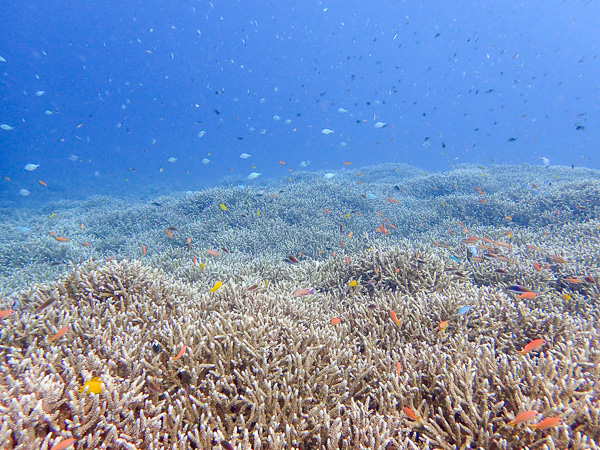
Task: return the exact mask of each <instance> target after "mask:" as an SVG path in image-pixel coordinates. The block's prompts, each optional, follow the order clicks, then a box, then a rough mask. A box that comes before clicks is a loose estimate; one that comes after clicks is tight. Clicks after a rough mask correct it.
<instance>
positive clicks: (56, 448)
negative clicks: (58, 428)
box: [50, 438, 77, 450]
mask: <svg viewBox="0 0 600 450" xmlns="http://www.w3.org/2000/svg"><path fill="white" fill-rule="evenodd" d="M76 440H77V439H75V438H69V439H65V440H64V441H60V442H59V443H58V444H55V445H53V446H52V448H51V449H50V450H65V449H67V448H69V447H70V446H71V445H73V443H74V442H75V441H76Z"/></svg>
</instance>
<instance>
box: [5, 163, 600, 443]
mask: <svg viewBox="0 0 600 450" xmlns="http://www.w3.org/2000/svg"><path fill="white" fill-rule="evenodd" d="M398 170H404V169H403V168H402V167H396V166H390V167H384V168H377V170H375V169H365V170H363V173H364V175H362V179H363V180H364V183H362V184H360V185H356V184H355V183H354V181H355V180H354V179H353V178H357V177H356V175H355V174H354V173H349V174H347V175H345V177H346V178H347V179H345V178H342V177H341V176H340V178H341V179H340V180H335V179H334V180H335V182H325V181H323V180H322V179H321V178H317V177H314V176H312V175H311V174H303V175H301V176H300V178H306V182H310V183H312V184H314V185H317V187H318V189H315V190H314V191H312V190H311V191H310V193H307V191H306V183H305V181H302V183H300V182H298V184H291V185H290V186H287V187H286V188H285V189H272V188H271V189H266V190H265V191H262V190H261V189H262V188H261V189H246V190H239V189H237V188H226V187H221V188H214V189H210V190H207V191H203V192H200V193H195V194H193V195H187V196H186V195H176V196H173V197H169V198H160V199H157V200H156V204H148V205H129V206H127V205H124V204H123V203H122V202H119V201H116V200H110V199H106V201H104V200H102V201H101V200H100V199H92V200H90V202H89V203H88V204H87V206H86V208H85V214H82V213H81V211H80V210H79V208H78V207H77V208H75V209H73V210H69V209H65V210H61V212H60V213H59V217H58V218H52V219H50V218H48V215H49V214H51V212H50V213H48V211H52V210H53V208H54V206H49V207H48V208H49V209H48V210H45V211H44V218H43V219H40V218H38V219H37V222H36V219H34V218H33V217H29V216H26V215H24V216H19V220H24V221H25V225H26V226H28V227H30V228H32V229H33V230H35V231H34V232H33V233H32V235H31V236H30V237H29V238H28V240H24V238H23V237H22V236H18V237H12V238H9V239H8V240H7V241H5V242H4V243H3V244H2V252H0V255H1V257H2V258H3V259H2V263H3V266H2V271H3V272H2V273H3V277H4V278H3V288H2V289H3V292H2V300H0V310H7V309H14V312H13V313H12V314H8V315H6V317H4V318H2V319H0V353H1V356H2V359H1V360H0V416H1V417H2V421H1V424H0V442H2V445H3V448H7V449H13V448H14V449H29V448H40V449H50V448H51V447H52V446H53V445H55V444H57V443H58V442H60V441H61V440H64V439H67V438H70V437H73V438H75V439H76V442H75V444H74V448H78V449H80V448H81V449H83V448H111V449H112V448H126V449H129V448H130V449H134V448H144V449H161V448H168V449H176V448H177V449H179V448H182V449H183V448H202V449H205V448H215V449H217V448H232V447H233V448H240V449H251V448H255V449H278V448H280V449H283V448H298V449H317V448H347V449H352V448H385V449H404V448H411V449H417V448H423V449H434V448H437V449H439V448H441V449H459V448H499V449H512V448H531V449H536V448H548V449H551V448H600V401H599V400H598V398H599V392H598V379H599V377H600V332H599V331H598V330H599V329H600V327H599V325H600V324H599V323H598V322H599V320H600V290H599V287H598V281H599V278H598V277H599V275H600V274H599V273H598V264H597V261H598V260H600V232H599V230H600V221H598V220H597V216H598V205H596V203H595V202H596V200H595V199H597V198H598V194H597V192H598V181H597V174H596V173H595V172H592V173H590V174H587V175H589V176H587V178H585V179H583V178H582V179H581V180H579V181H577V180H575V179H573V178H568V177H570V176H571V175H570V172H569V171H568V170H567V169H561V170H559V169H552V168H551V169H548V170H554V171H555V172H556V173H560V174H561V176H562V177H565V178H566V180H565V181H564V182H561V180H560V179H559V181H557V182H553V186H552V187H548V188H547V189H546V190H545V193H544V194H537V193H536V192H535V189H538V188H534V191H533V192H532V191H530V190H523V189H521V190H519V189H518V187H516V186H515V185H514V184H513V185H508V184H507V183H506V180H508V179H510V178H511V177H515V174H514V170H513V172H511V171H510V170H509V169H508V168H503V167H496V168H489V169H479V168H476V169H475V168H472V167H471V168H458V169H456V170H453V171H451V172H448V173H446V174H432V175H425V176H424V175H422V174H420V173H417V172H416V171H415V170H412V169H410V170H409V169H406V171H405V173H406V177H405V178H403V179H402V180H399V179H398V175H397V173H398ZM543 170H544V169H534V168H527V167H525V168H523V169H522V171H521V173H520V175H523V174H526V175H527V176H528V177H529V178H528V179H533V180H534V181H532V182H533V183H535V184H536V185H539V186H542V185H543V183H544V181H543V180H542V177H543V175H546V174H544V173H543V172H542V173H538V172H540V171H543ZM569 170H570V169H569ZM480 172H486V173H487V175H488V176H487V177H485V179H484V178H483V177H481V173H480ZM581 172H583V169H581V170H580V173H581ZM378 174H379V175H378ZM536 177H537V178H536ZM482 179H484V180H485V184H484V185H480V184H479V183H482V181H481V180H482ZM400 182H401V184H400ZM455 185H456V187H455ZM393 186H398V189H396V188H394V187H393ZM574 186H577V187H578V189H575V188H574ZM476 187H479V188H480V189H481V191H483V192H484V194H480V193H478V191H477V190H476V189H475V188H476ZM402 189H405V190H404V191H403V190H402ZM540 189H541V188H540ZM281 191H283V192H281ZM364 192H374V193H376V194H377V195H378V196H379V197H378V199H377V201H375V202H373V201H371V200H368V199H366V198H363V197H362V193H364ZM545 194H548V195H545ZM388 196H389V197H390V200H397V201H398V203H394V202H393V201H388V200H387V199H386V197H388ZM481 197H485V199H486V202H485V203H481V202H479V200H480V199H481ZM532 199H533V200H535V201H532ZM442 202H443V203H442ZM220 203H223V204H225V205H227V209H226V210H225V211H224V210H222V209H221V208H220V207H219V204H220ZM106 205H109V206H110V208H111V209H110V211H109V212H107V210H106ZM578 206H579V208H578ZM582 208H583V209H582ZM117 209H120V211H117ZM326 209H327V210H328V211H329V212H327V211H325V210H326ZM486 209H487V211H488V212H482V211H485V210H486ZM556 210H559V211H560V212H559V213H558V214H556V212H555V211H556ZM257 211H259V212H260V215H259V214H258V213H257ZM357 211H358V212H359V213H360V214H358V213H357ZM553 211H554V212H553ZM375 212H378V213H379V214H375ZM182 213H183V214H184V215H183V217H182V216H181V214H182ZM86 214H87V215H86ZM100 216H103V217H104V220H97V219H98V218H99V217H100ZM507 216H510V217H511V219H510V220H509V219H507V218H506V217H507ZM140 218H142V222H141V225H140V223H139V221H140ZM96 220H97V221H96ZM80 224H84V226H83V227H80V226H79V225H80ZM392 225H393V226H395V227H396V228H394V227H392ZM4 226H5V227H8V226H9V225H4ZM11 226H12V225H11ZM381 226H383V229H384V230H385V232H382V231H381V228H378V227H381ZM169 227H172V228H177V230H173V232H172V234H173V235H174V236H173V238H170V237H168V235H166V233H165V232H164V230H165V229H168V228H169ZM376 230H379V231H376ZM48 231H56V232H57V233H59V235H61V236H62V235H68V237H69V241H67V242H57V241H56V240H54V239H53V238H51V237H49V236H48ZM214 231H216V232H214ZM350 232H352V233H353V235H350ZM188 236H191V237H192V241H191V244H190V246H189V248H188V246H187V245H186V244H187V243H186V240H185V238H186V237H188ZM23 242H26V244H25V245H26V248H25V249H24V248H22V245H23ZM82 242H90V243H91V244H92V245H90V246H85V247H82V246H81V243H82ZM142 245H145V246H146V247H147V250H148V253H147V255H146V256H142V254H141V251H140V247H141V246H142ZM36 246H37V247H36ZM206 249H214V250H217V251H218V252H219V253H221V254H220V255H219V256H216V257H210V256H208V255H207V254H206V253H205V252H204V250H206ZM223 249H225V250H223ZM9 250H10V251H14V253H15V255H14V258H12V259H11V258H10V255H9ZM226 250H227V251H226ZM300 252H301V253H302V255H301V256H300V254H299V253H300ZM290 255H292V256H293V255H296V256H297V258H298V260H299V262H297V263H294V262H293V261H291V260H290V259H289V256H290ZM467 255H469V257H467ZM31 257H35V258H38V260H37V261H34V262H32V261H30V258H31ZM58 257H60V261H61V262H62V264H61V265H60V266H49V264H48V262H50V261H56V259H55V258H58ZM125 257H127V258H125ZM193 257H196V258H197V260H198V261H197V263H196V264H195V263H194V262H193V261H192V258H193ZM4 263H6V265H4ZM201 264H203V265H202V266H201ZM44 267H45V269H44ZM11 274H12V276H13V278H9V275H11ZM4 280H6V281H5V282H4ZM53 280H54V281H53ZM216 281H222V282H223V285H222V286H221V287H220V288H218V289H216V290H215V291H214V292H213V293H211V292H210V290H209V288H211V287H212V286H214V284H215V282H216ZM34 282H35V284H34ZM515 286H520V287H522V288H523V289H526V290H525V291H518V290H517V291H515ZM16 287H19V289H20V290H16V289H15V288H16ZM298 288H314V292H315V293H314V294H309V295H306V296H301V297H297V296H294V295H293V292H294V291H295V290H296V289H298ZM521 292H531V295H528V296H522V297H521V296H520V294H521ZM464 307H469V309H468V310H466V311H465V308H464ZM390 311H394V312H395V315H396V316H397V318H398V320H397V321H394V320H393V319H392V317H391V314H390ZM459 311H463V312H461V313H459ZM333 318H337V319H339V323H336V322H337V321H334V322H333V324H332V319H333ZM441 322H447V327H444V331H443V332H442V331H440V330H441V328H440V323H441ZM65 327H66V328H65ZM59 332H60V333H59ZM62 333H64V334H62ZM61 334H62V335H61ZM539 338H542V339H544V340H545V341H546V343H545V344H544V345H542V346H541V347H540V348H539V349H537V350H535V351H531V352H529V353H527V354H524V355H523V356H522V355H521V354H520V353H519V351H521V350H522V349H523V348H524V346H525V345H526V344H528V343H529V342H531V341H533V340H535V339H539ZM96 378H99V381H100V383H101V387H100V388H99V389H98V392H96V389H95V388H92V386H96V385H95V384H93V383H96V382H95V381H93V382H92V384H91V383H88V382H90V381H92V380H95V379H96ZM86 383H87V385H88V386H89V387H84V385H86ZM528 410H535V411H537V412H538V413H539V415H538V418H537V420H535V421H532V422H530V423H529V424H516V425H510V424H509V422H510V421H511V420H513V419H514V418H515V417H516V416H517V415H518V414H520V413H522V412H524V411H528ZM407 411H409V412H407ZM413 414H414V417H413V418H411V415H413ZM544 417H558V418H559V419H560V423H559V424H558V425H556V426H553V427H550V428H548V429H536V428H534V427H531V426H529V425H531V424H532V423H535V422H538V421H539V420H541V419H542V418H544Z"/></svg>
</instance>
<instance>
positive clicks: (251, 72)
mask: <svg viewBox="0 0 600 450" xmlns="http://www.w3.org/2000/svg"><path fill="white" fill-rule="evenodd" d="M2 14H3V20H2V22H3V25H2V27H0V56H1V57H2V58H3V59H5V60H6V61H5V62H0V97H1V100H2V108H1V110H0V123H1V124H6V125H8V126H10V127H14V129H12V130H2V129H0V152H1V156H2V157H1V158H0V176H1V177H3V179H1V180H0V195H1V197H0V202H1V204H2V205H8V206H14V205H16V206H26V205H28V204H32V205H33V204H34V203H36V202H47V201H50V200H56V199H61V198H86V197H88V196H90V195H93V194H95V193H104V194H113V195H117V196H127V195H130V196H135V195H140V194H150V195H152V194H153V193H157V192H168V191H172V190H188V189H200V188H203V187H206V186H211V185H216V184H219V183H222V182H223V181H224V180H226V181H228V182H231V183H244V184H251V183H253V181H248V180H247V179H246V177H247V176H248V174H250V173H251V172H258V173H261V174H262V175H261V177H259V178H258V179H257V180H254V182H259V181H260V180H261V179H265V178H280V177H290V176H292V177H293V175H294V172H296V171H298V170H315V171H320V170H324V171H336V170H343V168H344V167H347V166H344V165H343V163H344V162H351V163H352V166H351V167H352V168H357V167H360V166H362V165H366V164H373V163H384V162H401V163H408V164H413V165H416V166H418V167H420V168H422V169H424V170H427V171H439V170H447V169H449V168H451V167H452V166H453V165H455V164H457V163H475V164H481V165H489V164H491V163H503V164H505V163H508V164H521V163H527V164H542V160H541V158H540V157H542V156H544V157H547V158H549V160H550V162H551V164H560V165H575V166H586V167H590V168H600V158H599V157H598V142H600V129H599V127H598V117H599V113H600V106H599V104H600V103H599V102H598V99H599V98H600V96H599V85H598V79H600V61H599V59H598V51H599V48H598V40H597V39H596V38H595V36H597V27H598V23H600V6H599V5H598V3H597V2H591V1H571V2H562V3H559V2H543V1H533V2H526V3H516V2H515V3H513V2H492V1H466V2H465V1H460V2H459V1H450V2H439V1H427V2H420V3H418V2H412V1H410V2H400V1H398V2H396V1H394V2H389V1H376V2H356V1H346V2H314V1H302V2H263V1H244V2H235V1H213V2H206V1H178V2H172V4H170V3H169V4H167V3H165V2H158V1H144V2H141V1H137V2H135V1H128V2H115V1H112V0H109V1H105V2H93V3H89V2H66V1H60V0H59V1H52V2H49V1H46V2H32V3H31V2H30V3H23V2H17V1H14V0H9V1H5V2H3V7H2ZM339 108H344V109H345V110H346V111H347V112H346V113H340V112H338V109H339ZM274 116H279V117H280V120H275V119H274ZM288 119H289V120H290V122H289V123H288V124H286V123H285V121H286V120H288ZM377 122H382V123H384V124H386V125H385V126H383V127H382V128H376V127H375V124H376V123H377ZM325 128H328V129H331V130H333V133H331V134H329V135H325V134H323V133H322V132H321V131H322V130H323V129H325ZM201 132H205V134H204V135H203V136H202V137H199V133H201ZM342 145H345V146H342ZM242 153H248V154H250V155H252V156H251V157H250V158H247V159H241V158H240V155H241V154H242ZM71 155H74V156H76V159H75V158H72V159H75V160H74V161H73V160H70V159H69V157H70V156H71ZM171 157H172V158H176V159H177V160H176V161H175V162H172V163H170V162H168V159H169V158H171ZM204 158H207V159H208V160H210V161H209V162H208V164H203V163H202V160H203V159H204ZM278 161H282V162H285V163H286V165H283V164H281V163H279V162H278ZM302 161H310V162H311V165H310V166H308V167H305V168H302V167H300V163H301V162H302ZM30 163H32V164H39V167H38V168H37V169H36V170H34V171H27V170H25V169H24V167H25V165H27V164H30ZM39 181H42V182H44V183H46V186H44V185H41V184H40V183H39ZM21 189H26V190H28V191H29V192H30V194H29V195H28V196H27V197H23V196H21V195H20V194H19V191H20V190H21Z"/></svg>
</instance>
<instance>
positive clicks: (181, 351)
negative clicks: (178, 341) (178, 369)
mask: <svg viewBox="0 0 600 450" xmlns="http://www.w3.org/2000/svg"><path fill="white" fill-rule="evenodd" d="M186 350H187V347H186V346H185V344H183V347H181V350H179V353H177V356H175V357H174V358H173V362H175V361H177V360H178V359H179V358H181V357H182V356H183V354H184V353H185V351H186Z"/></svg>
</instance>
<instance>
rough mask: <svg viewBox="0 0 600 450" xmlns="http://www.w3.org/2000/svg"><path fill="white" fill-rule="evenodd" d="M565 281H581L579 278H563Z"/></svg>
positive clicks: (577, 282) (572, 282)
mask: <svg viewBox="0 0 600 450" xmlns="http://www.w3.org/2000/svg"><path fill="white" fill-rule="evenodd" d="M565 281H566V282H567V283H571V284H579V283H581V282H582V281H581V280H580V279H578V278H565Z"/></svg>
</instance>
